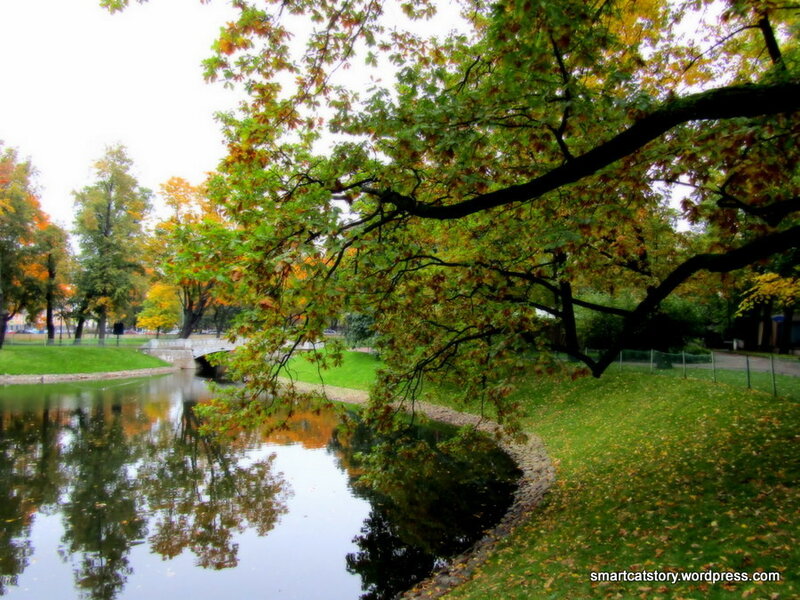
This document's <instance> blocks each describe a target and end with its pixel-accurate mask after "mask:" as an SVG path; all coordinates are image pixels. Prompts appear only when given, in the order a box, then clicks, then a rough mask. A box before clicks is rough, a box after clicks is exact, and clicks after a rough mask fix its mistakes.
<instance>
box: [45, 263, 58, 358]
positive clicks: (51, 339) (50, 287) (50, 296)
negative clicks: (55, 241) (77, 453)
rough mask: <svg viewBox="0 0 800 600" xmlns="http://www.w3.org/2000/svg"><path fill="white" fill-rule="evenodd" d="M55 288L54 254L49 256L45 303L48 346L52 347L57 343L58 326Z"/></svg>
mask: <svg viewBox="0 0 800 600" xmlns="http://www.w3.org/2000/svg"><path fill="white" fill-rule="evenodd" d="M55 288H56V266H55V259H54V257H53V255H52V254H48V255H47V293H46V295H45V301H46V303H47V307H46V309H45V315H46V316H45V319H46V321H47V345H48V346H49V345H52V344H54V343H55V341H56V326H55V323H54V322H53V308H54V306H53V305H54V304H55Z"/></svg>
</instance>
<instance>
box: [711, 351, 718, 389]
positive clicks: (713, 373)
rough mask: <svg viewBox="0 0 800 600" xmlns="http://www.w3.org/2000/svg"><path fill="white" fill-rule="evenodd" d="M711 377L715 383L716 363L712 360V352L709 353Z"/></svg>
mask: <svg viewBox="0 0 800 600" xmlns="http://www.w3.org/2000/svg"><path fill="white" fill-rule="evenodd" d="M711 377H712V379H713V380H714V383H717V363H716V360H715V359H714V351H713V350H712V351H711Z"/></svg>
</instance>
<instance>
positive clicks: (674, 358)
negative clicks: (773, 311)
mask: <svg viewBox="0 0 800 600" xmlns="http://www.w3.org/2000/svg"><path fill="white" fill-rule="evenodd" d="M588 352H589V354H590V355H591V356H599V354H600V352H599V351H592V350H589V351H588ZM609 369H610V370H611V369H617V370H620V371H639V372H649V373H653V374H660V375H667V376H672V377H682V378H684V379H688V378H692V379H703V380H706V381H713V382H715V383H727V384H730V385H738V386H743V387H747V388H749V389H754V390H759V391H762V392H767V393H769V394H772V395H773V396H785V397H789V398H794V399H798V400H800V360H798V359H796V358H792V357H779V356H775V355H772V354H758V355H755V354H740V353H734V352H718V351H713V352H712V351H709V352H707V353H689V352H660V351H658V350H623V351H622V352H620V354H619V358H618V359H617V361H616V364H615V365H614V366H612V367H609Z"/></svg>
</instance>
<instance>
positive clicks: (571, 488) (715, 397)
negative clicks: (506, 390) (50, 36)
mask: <svg viewBox="0 0 800 600" xmlns="http://www.w3.org/2000/svg"><path fill="white" fill-rule="evenodd" d="M351 358H352V357H351V355H347V356H346V361H345V365H346V369H345V370H342V371H340V372H338V373H337V374H336V375H333V374H331V375H330V376H329V375H328V374H326V376H325V381H326V382H327V383H329V384H331V385H341V386H343V387H347V386H348V385H350V384H349V383H348V377H347V376H345V375H344V371H346V370H355V371H358V368H357V363H351V362H350V359H351ZM357 360H359V361H361V360H364V359H362V358H358V359H357ZM375 366H376V365H375V364H374V363H373V364H370V363H366V368H363V367H364V365H362V368H363V371H362V372H361V373H359V379H358V380H357V381H355V382H354V383H356V384H358V385H361V384H362V383H363V381H364V379H365V378H368V376H369V375H370V373H372V372H374V368H375ZM304 375H305V376H304ZM311 375H313V377H312V376H311ZM298 376H300V377H301V378H303V379H306V380H313V379H314V378H316V374H315V373H311V374H309V371H305V372H303V373H300V374H298ZM334 379H335V380H336V383H334ZM350 387H356V385H350ZM520 394H521V397H522V398H523V399H524V406H525V411H526V416H525V426H526V429H527V430H528V431H530V432H533V433H536V434H537V435H539V436H540V437H541V438H542V439H543V440H544V442H545V444H546V445H547V447H548V451H549V453H550V455H551V457H552V458H553V460H554V462H555V463H556V466H557V472H558V482H557V484H556V486H554V488H553V489H552V490H551V492H550V493H549V495H548V497H547V500H546V502H545V504H544V505H543V506H542V507H541V509H540V510H539V511H537V512H536V513H534V514H532V515H531V518H530V519H529V520H528V521H527V522H526V523H524V524H523V525H522V526H521V527H519V528H518V529H517V531H515V532H514V534H513V535H512V536H511V537H509V538H508V539H507V540H505V541H504V542H503V543H502V544H501V546H500V548H499V549H498V551H496V552H495V553H494V554H493V555H492V557H491V559H490V561H489V562H488V563H487V564H486V565H485V566H484V567H483V568H482V569H481V570H480V572H479V573H478V575H477V576H476V577H475V578H474V579H473V580H472V581H471V582H469V583H468V584H466V585H464V586H462V587H460V588H458V589H457V590H455V591H454V592H453V593H451V594H450V595H449V596H448V597H451V598H471V599H476V600H477V599H481V600H483V599H485V598H491V597H498V598H499V597H502V598H504V599H506V598H510V599H513V598H520V599H522V598H525V599H529V598H571V599H572V598H590V597H598V598H599V597H612V598H635V597H641V598H730V597H734V598H741V597H745V598H747V597H751V598H775V597H777V598H790V597H797V596H798V595H800V580H798V573H797V568H796V567H797V565H798V564H800V540H798V537H800V489H799V488H798V481H800V456H798V452H797V448H798V441H800V405H798V403H797V402H795V401H793V400H787V399H777V400H776V399H774V398H772V397H770V396H767V395H765V394H759V393H756V392H748V391H746V390H742V389H737V388H733V387H729V386H726V385H721V384H718V385H713V384H709V383H706V382H702V381H692V380H688V381H683V380H680V379H676V378H671V377H663V376H658V375H649V374H642V373H633V372H630V373H624V372H623V373H609V374H608V375H607V376H605V377H603V378H602V379H601V380H594V379H589V378H587V379H582V380H578V381H576V382H571V381H569V382H567V381H553V380H539V381H538V382H535V383H531V384H530V385H528V386H527V387H526V389H524V390H521V392H520ZM438 400H439V401H444V402H447V398H446V397H442V396H441V395H440V396H439V398H438ZM634 569H640V570H648V571H651V570H677V571H697V570H703V569H707V570H713V571H723V570H734V571H746V572H752V571H754V570H764V571H774V570H778V571H781V572H782V573H783V582H782V583H780V584H764V585H756V584H752V583H747V584H742V583H739V584H734V585H729V584H721V583H717V584H714V585H711V584H697V583H695V584H688V583H681V584H677V585H671V584H646V583H624V584H594V585H592V584H590V582H589V572H590V571H592V570H602V571H623V570H634ZM774 594H778V596H774Z"/></svg>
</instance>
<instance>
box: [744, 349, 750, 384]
mask: <svg viewBox="0 0 800 600" xmlns="http://www.w3.org/2000/svg"><path fill="white" fill-rule="evenodd" d="M744 365H745V371H746V372H747V389H748V390H750V389H752V387H751V386H750V355H749V354H745V355H744Z"/></svg>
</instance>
